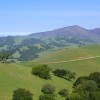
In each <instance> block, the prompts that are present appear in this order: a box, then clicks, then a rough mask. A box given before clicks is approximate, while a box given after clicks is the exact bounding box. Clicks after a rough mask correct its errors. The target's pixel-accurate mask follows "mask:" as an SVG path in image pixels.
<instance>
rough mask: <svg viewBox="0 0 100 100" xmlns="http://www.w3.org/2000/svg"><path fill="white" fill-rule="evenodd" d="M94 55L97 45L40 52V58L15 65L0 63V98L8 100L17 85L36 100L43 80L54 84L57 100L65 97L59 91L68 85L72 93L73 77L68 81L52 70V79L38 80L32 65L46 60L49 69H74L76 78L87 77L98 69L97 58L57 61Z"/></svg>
mask: <svg viewBox="0 0 100 100" xmlns="http://www.w3.org/2000/svg"><path fill="white" fill-rule="evenodd" d="M95 56H100V45H95V46H86V47H80V48H72V49H63V50H58V51H52V52H48V53H43V54H41V55H40V57H39V58H37V59H34V60H32V61H29V62H20V63H14V64H2V63H0V100H11V99H12V95H13V91H14V90H15V89H17V88H25V89H28V90H30V91H31V92H32V93H33V94H34V96H33V98H34V100H38V97H39V96H40V95H41V94H42V92H41V88H42V86H43V85H44V84H46V83H49V84H51V85H54V86H55V88H56V91H55V94H56V97H57V100H64V98H62V97H61V96H59V95H58V91H59V90H60V89H63V88H67V89H68V90H69V92H71V91H72V85H73V82H74V80H73V81H67V80H64V79H62V78H59V77H56V76H54V75H53V74H52V73H51V76H52V78H51V80H44V79H40V78H39V77H36V76H34V75H32V74H31V70H32V67H34V65H36V64H44V63H48V62H49V63H48V64H47V65H48V66H49V67H51V68H52V70H54V69H57V68H59V69H66V70H71V71H74V72H76V73H77V77H79V76H86V75H89V74H90V73H92V72H100V57H98V58H93V59H87V60H80V61H72V62H71V61H70V62H62V63H59V62H60V61H68V60H75V59H80V58H87V57H95ZM50 62H51V63H50ZM52 62H58V63H52Z"/></svg>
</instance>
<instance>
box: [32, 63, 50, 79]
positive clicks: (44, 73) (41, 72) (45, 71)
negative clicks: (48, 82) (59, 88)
mask: <svg viewBox="0 0 100 100" xmlns="http://www.w3.org/2000/svg"><path fill="white" fill-rule="evenodd" d="M50 71H51V69H50V68H49V67H47V65H44V64H43V65H38V66H36V67H33V68H32V74H34V75H36V76H39V77H40V78H44V79H50V78H51V76H50Z"/></svg>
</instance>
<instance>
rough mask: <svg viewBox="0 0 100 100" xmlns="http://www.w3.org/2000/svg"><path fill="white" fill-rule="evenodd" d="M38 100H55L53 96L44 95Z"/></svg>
mask: <svg viewBox="0 0 100 100" xmlns="http://www.w3.org/2000/svg"><path fill="white" fill-rule="evenodd" d="M39 100H56V99H55V96H54V95H51V94H44V95H41V96H40V97H39Z"/></svg>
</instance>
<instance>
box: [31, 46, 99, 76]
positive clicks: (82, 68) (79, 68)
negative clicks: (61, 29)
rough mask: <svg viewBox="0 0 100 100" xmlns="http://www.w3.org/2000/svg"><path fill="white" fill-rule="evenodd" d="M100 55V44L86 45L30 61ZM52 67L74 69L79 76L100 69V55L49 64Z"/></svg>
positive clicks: (52, 60)
mask: <svg viewBox="0 0 100 100" xmlns="http://www.w3.org/2000/svg"><path fill="white" fill-rule="evenodd" d="M95 56H100V45H94V46H86V47H80V48H74V49H64V50H59V51H54V52H50V53H48V54H46V55H45V56H40V57H39V58H37V59H35V60H33V61H31V62H30V63H36V64H39V63H40V64H41V63H47V62H59V61H68V60H74V59H79V58H85V57H86V58H87V57H95ZM48 66H50V67H51V68H52V69H56V68H62V69H67V70H72V71H75V72H76V73H77V77H78V76H83V75H88V74H90V73H91V72H94V71H100V57H99V58H94V59H89V60H82V61H74V62H65V63H54V64H53V63H52V64H50V63H49V64H48Z"/></svg>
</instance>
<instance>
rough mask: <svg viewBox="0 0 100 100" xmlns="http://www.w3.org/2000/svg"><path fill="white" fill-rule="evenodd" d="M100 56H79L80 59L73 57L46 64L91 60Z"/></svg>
mask: <svg viewBox="0 0 100 100" xmlns="http://www.w3.org/2000/svg"><path fill="white" fill-rule="evenodd" d="M99 57H100V56H94V57H86V58H79V59H73V60H67V61H57V62H47V63H44V64H56V63H66V62H74V61H82V60H89V59H94V58H99Z"/></svg>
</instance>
